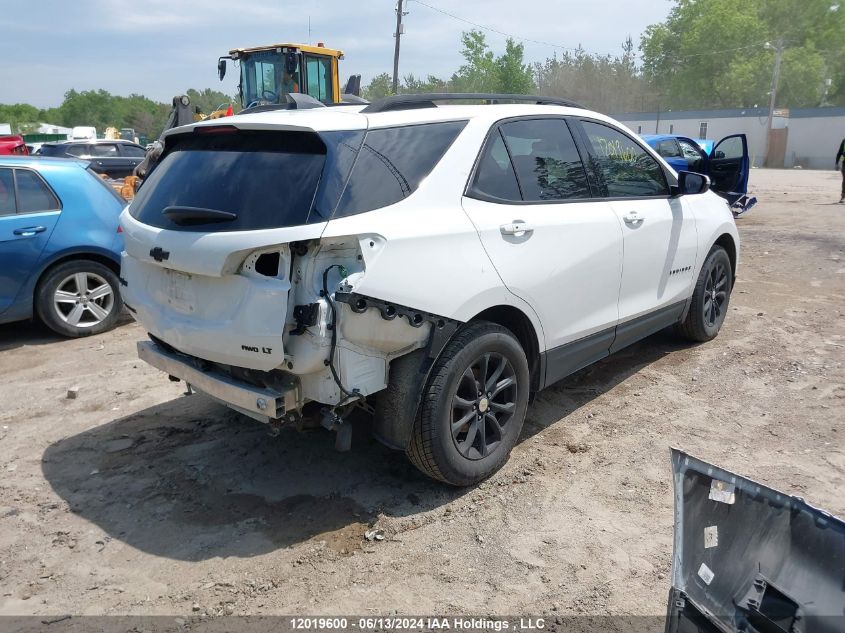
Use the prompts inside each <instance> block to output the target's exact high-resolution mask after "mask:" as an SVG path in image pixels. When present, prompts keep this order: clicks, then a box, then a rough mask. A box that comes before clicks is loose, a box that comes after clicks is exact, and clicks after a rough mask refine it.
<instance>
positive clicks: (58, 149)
mask: <svg viewBox="0 0 845 633" xmlns="http://www.w3.org/2000/svg"><path fill="white" fill-rule="evenodd" d="M65 149H66V148H65V147H62V146H61V145H42V146H41V155H42V156H62V155H63V154H64V153H65Z"/></svg>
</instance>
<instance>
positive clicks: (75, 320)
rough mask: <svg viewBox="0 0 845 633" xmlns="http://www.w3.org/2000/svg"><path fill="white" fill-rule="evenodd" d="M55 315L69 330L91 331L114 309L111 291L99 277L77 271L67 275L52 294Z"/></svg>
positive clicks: (108, 285) (107, 284) (94, 274)
mask: <svg viewBox="0 0 845 633" xmlns="http://www.w3.org/2000/svg"><path fill="white" fill-rule="evenodd" d="M53 307H54V309H55V311H56V315H57V316H58V317H59V319H61V320H62V321H64V322H65V323H67V324H68V325H72V326H73V327H78V328H91V327H94V326H97V325H99V324H100V323H102V322H103V321H105V320H106V319H107V318H108V317H109V315H110V314H111V312H112V310H113V309H114V291H113V290H112V287H111V285H110V284H109V282H108V281H106V280H105V279H104V278H103V277H101V276H100V275H98V274H96V273H93V272H77V273H74V274H72V275H68V276H67V277H65V278H64V279H63V280H62V281H60V282H59V285H58V286H57V287H56V290H55V292H54V293H53Z"/></svg>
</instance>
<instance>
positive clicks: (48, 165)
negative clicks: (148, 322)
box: [0, 156, 126, 336]
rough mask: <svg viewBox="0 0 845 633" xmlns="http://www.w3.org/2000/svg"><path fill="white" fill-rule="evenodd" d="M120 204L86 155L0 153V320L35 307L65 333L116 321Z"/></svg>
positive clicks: (32, 313) (16, 317)
mask: <svg viewBox="0 0 845 633" xmlns="http://www.w3.org/2000/svg"><path fill="white" fill-rule="evenodd" d="M125 204H126V203H125V201H124V200H123V199H122V198H121V197H120V196H118V195H117V194H116V193H115V191H114V190H113V189H112V188H111V187H109V186H108V185H107V184H106V183H104V182H103V181H102V180H101V179H100V178H99V177H97V176H96V175H95V174H94V173H93V172H92V171H91V170H90V169H89V168H88V163H86V162H84V161H78V160H69V159H52V158H41V157H19V158H18V157H15V158H13V157H8V156H4V157H0V323H7V322H10V321H19V320H24V319H29V318H32V317H33V316H35V315H37V316H38V317H39V318H40V319H41V320H42V321H43V322H44V323H45V324H46V325H47V326H48V327H50V328H51V329H52V330H54V331H56V332H58V333H59V334H62V335H65V336H85V335H88V334H97V333H99V332H103V331H105V330H107V329H109V328H111V327H113V326H114V325H115V323H116V321H117V319H118V317H119V315H120V311H121V309H122V307H123V303H122V301H121V299H120V284H119V282H118V273H119V271H120V252H121V250H123V236H122V235H120V233H119V228H118V227H119V225H118V218H119V216H120V212H121V210H122V209H123V207H124V206H125Z"/></svg>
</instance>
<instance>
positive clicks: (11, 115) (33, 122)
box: [0, 103, 41, 134]
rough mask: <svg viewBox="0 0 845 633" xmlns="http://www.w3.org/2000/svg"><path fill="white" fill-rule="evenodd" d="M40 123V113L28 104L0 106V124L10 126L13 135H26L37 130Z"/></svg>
mask: <svg viewBox="0 0 845 633" xmlns="http://www.w3.org/2000/svg"><path fill="white" fill-rule="evenodd" d="M40 121H41V112H40V111H39V110H38V108H36V107H34V106H31V105H29V104H28V103H15V104H13V105H0V123H8V124H10V125H11V126H12V133H13V134H27V133H28V132H31V131H33V128H37V127H38V123H39V122H40Z"/></svg>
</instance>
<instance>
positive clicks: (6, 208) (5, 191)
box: [0, 167, 15, 215]
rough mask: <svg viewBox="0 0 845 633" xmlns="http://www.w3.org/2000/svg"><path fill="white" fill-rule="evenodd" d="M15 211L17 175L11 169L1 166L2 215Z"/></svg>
mask: <svg viewBox="0 0 845 633" xmlns="http://www.w3.org/2000/svg"><path fill="white" fill-rule="evenodd" d="M14 213H15V176H14V174H13V173H12V170H11V169H6V168H3V167H0V215H13V214H14Z"/></svg>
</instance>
